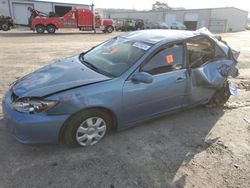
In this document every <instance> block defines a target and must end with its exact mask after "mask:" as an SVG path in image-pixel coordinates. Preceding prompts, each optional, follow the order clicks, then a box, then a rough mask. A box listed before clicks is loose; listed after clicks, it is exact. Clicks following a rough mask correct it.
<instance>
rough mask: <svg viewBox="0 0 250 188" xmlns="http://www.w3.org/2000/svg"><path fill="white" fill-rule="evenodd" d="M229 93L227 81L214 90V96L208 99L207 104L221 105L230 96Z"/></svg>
mask: <svg viewBox="0 0 250 188" xmlns="http://www.w3.org/2000/svg"><path fill="white" fill-rule="evenodd" d="M230 96H231V93H230V89H229V83H228V82H225V84H224V87H222V88H221V89H220V90H218V91H216V93H215V94H214V96H213V97H212V98H211V99H210V101H209V103H208V105H209V106H223V105H224V104H225V103H226V102H227V101H228V99H229V98H230Z"/></svg>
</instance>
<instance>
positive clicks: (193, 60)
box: [187, 37, 226, 68]
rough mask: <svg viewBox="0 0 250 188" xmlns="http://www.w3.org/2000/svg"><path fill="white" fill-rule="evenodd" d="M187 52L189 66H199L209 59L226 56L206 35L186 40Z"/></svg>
mask: <svg viewBox="0 0 250 188" xmlns="http://www.w3.org/2000/svg"><path fill="white" fill-rule="evenodd" d="M187 52H188V53H187V54H188V60H189V65H190V67H191V68H196V67H199V66H201V65H202V64H204V63H206V62H208V61H211V60H215V59H220V58H226V56H225V54H224V53H223V51H222V50H221V49H220V48H219V47H218V46H217V45H216V44H215V43H213V42H212V41H210V40H209V39H208V38H206V37H198V38H194V39H191V40H188V41H187Z"/></svg>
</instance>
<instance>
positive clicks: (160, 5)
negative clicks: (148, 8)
mask: <svg viewBox="0 0 250 188" xmlns="http://www.w3.org/2000/svg"><path fill="white" fill-rule="evenodd" d="M169 9H171V7H169V6H168V4H167V3H163V2H160V1H156V2H155V3H154V4H153V5H152V10H169Z"/></svg>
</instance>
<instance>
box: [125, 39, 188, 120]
mask: <svg viewBox="0 0 250 188" xmlns="http://www.w3.org/2000/svg"><path fill="white" fill-rule="evenodd" d="M137 71H141V72H147V73H149V74H151V75H152V76H153V82H152V83H135V82H134V81H132V80H131V79H128V80H127V81H125V84H124V87H123V121H124V122H126V123H132V122H135V121H140V120H143V119H148V118H150V117H151V116H155V115H159V114H161V113H164V112H167V111H171V110H175V109H178V108H181V107H183V106H185V96H186V92H187V91H186V90H187V82H188V81H187V79H188V76H187V70H186V68H185V58H184V47H183V44H182V43H180V44H173V45H171V46H166V47H163V48H161V49H159V50H158V51H157V52H156V53H155V54H154V56H153V57H152V58H151V59H150V60H149V61H148V62H145V64H144V65H142V66H141V67H140V68H139V69H138V70H137Z"/></svg>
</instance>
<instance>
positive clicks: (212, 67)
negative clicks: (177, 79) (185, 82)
mask: <svg viewBox="0 0 250 188" xmlns="http://www.w3.org/2000/svg"><path fill="white" fill-rule="evenodd" d="M229 75H230V76H233V77H236V76H237V75H238V69H237V68H236V67H235V66H234V62H233V61H232V60H221V61H215V62H211V63H206V64H204V65H202V66H201V67H199V68H196V69H193V70H192V72H191V79H192V84H193V86H202V87H212V88H220V87H222V85H223V84H224V82H225V80H226V79H227V77H228V76H229Z"/></svg>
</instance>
